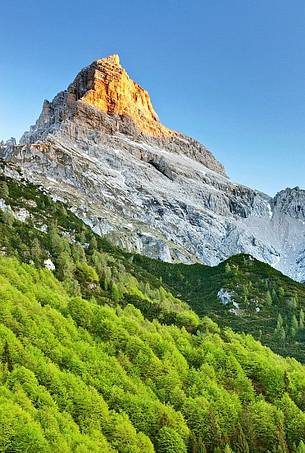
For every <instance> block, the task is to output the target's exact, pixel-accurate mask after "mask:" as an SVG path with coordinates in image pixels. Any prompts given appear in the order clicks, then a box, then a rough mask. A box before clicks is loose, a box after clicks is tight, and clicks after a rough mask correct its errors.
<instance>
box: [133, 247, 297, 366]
mask: <svg viewBox="0 0 305 453" xmlns="http://www.w3.org/2000/svg"><path fill="white" fill-rule="evenodd" d="M132 262H133V265H134V266H135V267H136V269H137V272H138V273H139V274H140V275H144V272H143V269H145V270H146V271H147V272H151V273H152V274H154V275H155V276H156V277H158V279H160V280H159V281H162V284H163V285H164V286H165V287H166V288H167V289H168V290H170V291H171V292H172V293H173V294H175V295H177V296H178V295H179V297H180V298H182V299H183V300H185V301H187V302H188V303H189V305H190V306H191V307H192V308H193V310H194V311H196V313H198V314H199V315H201V316H204V315H208V316H209V317H210V318H212V319H213V320H214V321H216V322H217V323H218V324H219V325H221V326H223V327H226V326H227V327H231V328H233V329H234V330H235V331H239V332H247V333H250V334H251V335H253V336H254V337H255V338H257V339H259V340H260V341H261V342H262V343H264V344H266V345H267V346H269V347H271V348H272V349H273V350H274V351H276V352H278V353H280V354H282V355H289V356H293V357H295V358H297V359H298V360H300V361H302V362H305V332H304V310H305V285H304V284H301V283H298V282H295V281H293V280H291V279H290V278H288V277H286V276H285V275H283V274H281V273H280V272H278V271H277V270H275V269H273V268H272V267H270V266H269V265H268V264H265V263H261V262H259V261H257V260H255V259H254V258H252V257H251V256H248V255H237V256H234V257H231V258H229V259H228V260H226V261H225V262H224V263H221V264H219V265H218V266H215V267H209V266H204V265H202V264H194V265H185V264H171V263H164V262H162V261H157V260H151V259H149V258H146V257H143V256H139V255H136V256H134V257H133V258H132ZM221 288H224V289H226V290H227V291H229V293H230V294H231V295H232V301H234V303H235V304H238V310H236V306H234V304H233V302H231V304H228V305H226V306H224V305H223V304H221V303H220V301H219V299H218V297H217V293H218V291H219V290H220V289H221ZM278 315H280V316H281V319H282V323H281V325H278V323H277V320H278ZM296 321H297V322H296ZM297 324H298V325H297Z"/></svg>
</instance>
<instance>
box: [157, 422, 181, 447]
mask: <svg viewBox="0 0 305 453" xmlns="http://www.w3.org/2000/svg"><path fill="white" fill-rule="evenodd" d="M157 451H158V452H159V453H186V445H185V443H184V442H183V440H182V439H181V437H180V436H179V434H178V433H177V432H176V431H175V430H174V429H172V428H169V427H167V426H164V427H163V428H161V429H160V431H159V434H158V437H157Z"/></svg>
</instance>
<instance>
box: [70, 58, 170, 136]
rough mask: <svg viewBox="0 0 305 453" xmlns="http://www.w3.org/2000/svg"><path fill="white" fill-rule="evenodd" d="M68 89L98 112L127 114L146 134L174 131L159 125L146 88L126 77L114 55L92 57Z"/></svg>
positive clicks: (167, 134)
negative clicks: (93, 59) (90, 62)
mask: <svg viewBox="0 0 305 453" xmlns="http://www.w3.org/2000/svg"><path fill="white" fill-rule="evenodd" d="M68 91H69V92H71V93H75V95H76V98H77V99H81V100H82V101H83V102H86V103H87V104H89V105H92V106H93V107H96V108H98V109H99V110H101V111H102V112H106V113H108V114H116V115H124V116H127V117H129V118H130V119H131V120H132V121H133V122H134V123H135V124H136V125H137V127H138V128H139V130H140V131H141V132H143V133H144V134H146V135H149V136H153V137H155V136H157V137H160V136H161V137H162V136H171V135H173V134H174V132H173V131H171V130H170V129H167V128H166V127H164V126H162V124H161V123H160V121H159V118H158V115H157V114H156V112H155V110H154V108H153V106H152V103H151V100H150V97H149V94H148V92H147V91H146V90H144V89H143V88H142V87H140V85H138V84H137V83H135V82H134V81H133V80H131V79H130V77H129V76H128V74H127V72H126V71H125V69H124V68H122V66H121V65H120V59H119V56H118V55H111V56H110V57H106V58H102V59H100V60H96V61H94V62H93V63H92V64H91V65H90V66H88V67H87V68H85V69H83V70H82V71H81V72H80V73H79V74H78V76H77V77H76V79H75V80H74V82H73V83H72V85H70V87H69V88H68Z"/></svg>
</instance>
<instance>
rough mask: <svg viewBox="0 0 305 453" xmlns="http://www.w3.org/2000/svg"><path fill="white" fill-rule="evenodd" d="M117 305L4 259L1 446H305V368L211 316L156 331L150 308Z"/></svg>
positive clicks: (0, 286)
mask: <svg viewBox="0 0 305 453" xmlns="http://www.w3.org/2000/svg"><path fill="white" fill-rule="evenodd" d="M81 268H82V269H83V267H81ZM85 269H86V270H87V271H88V269H87V268H85ZM89 274H90V269H89ZM93 275H94V277H95V278H96V276H95V274H93ZM131 281H132V283H133V284H135V282H134V280H132V279H131ZM125 290H126V288H125ZM93 291H94V290H93ZM164 297H168V295H167V293H166V292H165V293H164ZM107 300H109V303H110V302H111V298H109V299H107ZM109 303H105V304H101V303H97V301H96V300H94V299H93V298H91V300H85V299H83V298H82V297H80V296H78V297H73V296H71V295H70V294H69V293H68V292H67V291H66V289H65V287H64V284H63V283H61V282H60V281H58V280H57V279H56V278H55V277H54V276H53V275H52V273H51V272H50V271H48V270H45V269H41V270H39V269H36V268H35V267H34V266H33V265H27V264H21V263H20V262H18V261H17V260H16V259H9V258H5V257H0V349H1V351H2V355H1V365H2V366H1V369H0V382H1V385H0V405H1V407H2V411H1V413H4V412H3V411H5V414H8V415H7V416H3V417H2V419H1V420H0V425H1V428H0V429H2V435H1V436H0V438H1V442H3V444H0V445H8V446H9V449H10V450H9V451H24V450H26V448H28V450H26V451H33V452H34V451H46V452H49V451H55V450H59V451H67V452H69V451H105V452H107V451H108V452H110V451H114V450H117V451H120V452H126V453H127V452H130V451H134V452H139V453H140V452H142V451H145V452H146V451H147V452H153V451H157V452H187V451H193V452H202V453H204V452H207V453H210V452H211V453H212V452H214V451H215V449H216V451H217V448H218V449H220V451H230V449H231V450H232V451H234V452H247V451H248V452H251V453H252V452H264V451H267V450H268V449H270V446H274V448H275V451H293V449H294V445H297V446H298V448H302V444H300V441H303V442H304V441H305V413H304V412H303V411H304V409H305V407H304V406H305V405H304V394H305V370H304V367H303V366H302V365H300V364H299V363H298V362H296V361H295V360H291V359H284V358H281V357H279V356H276V355H275V354H274V353H272V352H271V351H270V350H268V349H267V348H265V347H263V346H261V345H260V344H259V343H258V342H256V341H255V340H254V339H253V338H252V337H250V336H247V335H239V334H235V333H233V332H232V331H231V330H222V329H220V328H219V327H218V326H217V325H216V324H215V322H213V321H211V320H209V319H208V318H207V317H205V318H204V319H202V320H199V324H198V329H197V331H196V332H194V333H193V332H190V331H187V329H186V328H185V327H184V326H182V327H178V326H175V325H170V324H168V325H166V324H161V323H159V322H158V321H157V320H156V319H155V320H152V321H149V320H148V319H147V318H146V317H145V314H144V313H145V311H146V308H144V311H143V312H141V311H140V310H139V309H137V308H135V307H134V306H132V305H124V303H122V304H121V305H118V304H117V303H114V305H113V306H111V304H109ZM299 445H300V447H299ZM25 446H26V447H25ZM0 449H1V448H0ZM18 449H19V450H18ZM300 451H301V450H300Z"/></svg>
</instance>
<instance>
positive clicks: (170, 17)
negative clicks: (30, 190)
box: [0, 0, 305, 194]
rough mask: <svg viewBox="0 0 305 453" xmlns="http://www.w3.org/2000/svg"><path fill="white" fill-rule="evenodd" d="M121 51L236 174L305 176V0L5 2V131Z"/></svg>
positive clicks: (131, 69) (0, 106)
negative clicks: (92, 64)
mask: <svg viewBox="0 0 305 453" xmlns="http://www.w3.org/2000/svg"><path fill="white" fill-rule="evenodd" d="M112 53H119V54H120V57H121V62H122V64H123V65H124V66H125V68H126V69H127V71H128V73H129V75H130V76H131V77H132V78H133V79H135V80H136V81H137V82H138V83H140V84H141V85H142V86H143V87H145V88H146V89H147V90H148V91H149V92H150V94H151V97H152V101H153V104H154V106H155V109H156V111H157V112H158V114H159V117H160V119H161V121H162V122H163V123H164V124H166V125H167V126H169V127H171V128H173V129H176V130H180V131H183V132H184V133H186V134H188V135H191V136H193V137H195V138H197V139H198V140H199V141H201V142H202V143H204V144H206V145H207V146H208V147H209V148H210V149H211V150H212V151H213V152H214V154H215V155H216V157H217V158H218V159H219V160H220V161H221V162H222V163H223V164H224V165H225V167H226V170H227V173H228V174H229V176H230V177H231V178H232V179H233V180H236V181H239V182H241V183H243V184H246V185H249V186H251V187H254V188H257V189H260V190H262V191H264V192H267V193H269V194H274V193H275V192H277V191H278V190H280V189H282V188H285V187H287V186H290V187H294V186H296V185H299V186H301V187H304V186H305V84H304V79H305V77H304V75H305V2H304V0H293V1H290V2H289V1H287V0H193V1H192V0H190V1H185V0H183V1H182V0H155V1H151V0H146V1H144V0H142V1H139V0H129V1H123V0H122V1H115V0H111V1H109V0H108V1H107V2H106V1H103V0H99V1H96V0H91V1H90V2H89V1H80V0H73V1H72V0H61V1H58V0H52V1H49V0H48V1H45V0H40V1H38V0H37V1H31V0H23V1H21V0H10V1H6V2H2V4H1V28H0V138H2V139H7V138H9V137H10V136H16V137H17V138H19V137H20V135H21V134H22V132H23V131H24V130H26V129H27V128H28V126H29V125H30V124H32V123H33V122H34V121H35V119H36V118H37V116H38V114H39V112H40V109H41V105H42V101H43V99H44V98H47V99H52V98H53V96H54V95H55V94H56V93H57V92H58V91H59V90H61V89H63V88H65V87H66V86H67V85H68V84H69V82H70V81H72V79H73V78H74V76H75V75H76V73H77V72H78V71H79V70H80V69H81V68H82V67H83V66H86V65H87V64H89V63H90V62H91V61H92V60H94V59H96V58H100V57H103V56H106V55H109V54H112Z"/></svg>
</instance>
